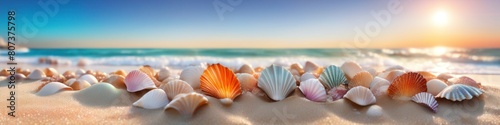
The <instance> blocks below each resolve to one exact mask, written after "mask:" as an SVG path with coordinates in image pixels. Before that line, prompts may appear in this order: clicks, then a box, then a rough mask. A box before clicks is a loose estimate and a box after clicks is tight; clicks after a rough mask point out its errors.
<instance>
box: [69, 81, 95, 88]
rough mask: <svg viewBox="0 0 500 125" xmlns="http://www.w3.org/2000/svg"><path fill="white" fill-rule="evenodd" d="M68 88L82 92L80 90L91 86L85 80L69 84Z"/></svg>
mask: <svg viewBox="0 0 500 125" xmlns="http://www.w3.org/2000/svg"><path fill="white" fill-rule="evenodd" d="M69 86H70V87H71V88H73V90H82V89H85V88H87V87H89V86H91V84H90V83H88V82H87V81H85V80H76V81H74V82H73V83H71V84H70V85H69Z"/></svg>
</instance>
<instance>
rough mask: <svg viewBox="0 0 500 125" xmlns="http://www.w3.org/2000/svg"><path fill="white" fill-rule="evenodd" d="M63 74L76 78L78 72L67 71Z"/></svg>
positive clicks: (69, 77)
mask: <svg viewBox="0 0 500 125" xmlns="http://www.w3.org/2000/svg"><path fill="white" fill-rule="evenodd" d="M62 75H63V76H64V77H65V78H67V79H71V78H76V74H75V73H74V72H71V71H66V72H64V73H63V74H62Z"/></svg>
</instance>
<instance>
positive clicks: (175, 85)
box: [160, 80, 194, 99]
mask: <svg viewBox="0 0 500 125" xmlns="http://www.w3.org/2000/svg"><path fill="white" fill-rule="evenodd" d="M160 88H161V89H163V90H164V91H165V93H167V97H168V99H174V97H175V96H177V95H179V94H182V93H191V92H194V90H193V87H191V85H189V84H188V83H187V82H185V81H182V80H173V81H170V82H168V83H166V84H162V85H161V86H160Z"/></svg>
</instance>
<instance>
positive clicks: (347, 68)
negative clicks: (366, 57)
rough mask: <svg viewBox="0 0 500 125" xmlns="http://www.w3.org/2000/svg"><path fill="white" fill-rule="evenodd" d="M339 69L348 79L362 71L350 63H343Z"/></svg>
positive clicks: (359, 67) (356, 65)
mask: <svg viewBox="0 0 500 125" xmlns="http://www.w3.org/2000/svg"><path fill="white" fill-rule="evenodd" d="M340 69H342V71H343V72H344V73H345V74H346V76H347V77H349V78H348V79H351V78H353V77H354V76H355V75H356V74H358V73H359V72H361V71H363V69H362V68H361V66H359V65H358V64H357V63H355V62H352V61H347V62H344V64H342V66H340Z"/></svg>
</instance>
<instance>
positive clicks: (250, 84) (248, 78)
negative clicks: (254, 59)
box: [236, 73, 257, 91]
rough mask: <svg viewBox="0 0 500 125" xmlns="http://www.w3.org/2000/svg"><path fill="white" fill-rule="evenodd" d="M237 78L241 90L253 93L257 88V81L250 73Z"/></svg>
mask: <svg viewBox="0 0 500 125" xmlns="http://www.w3.org/2000/svg"><path fill="white" fill-rule="evenodd" d="M236 78H238V81H240V85H241V89H243V90H244V91H252V90H253V89H254V88H257V79H256V78H255V77H254V76H253V75H250V74H248V73H238V74H236Z"/></svg>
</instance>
